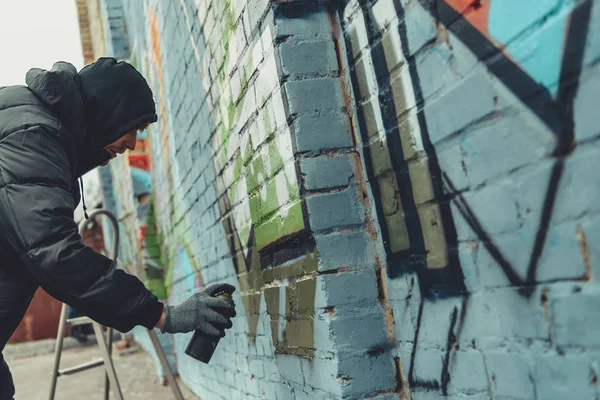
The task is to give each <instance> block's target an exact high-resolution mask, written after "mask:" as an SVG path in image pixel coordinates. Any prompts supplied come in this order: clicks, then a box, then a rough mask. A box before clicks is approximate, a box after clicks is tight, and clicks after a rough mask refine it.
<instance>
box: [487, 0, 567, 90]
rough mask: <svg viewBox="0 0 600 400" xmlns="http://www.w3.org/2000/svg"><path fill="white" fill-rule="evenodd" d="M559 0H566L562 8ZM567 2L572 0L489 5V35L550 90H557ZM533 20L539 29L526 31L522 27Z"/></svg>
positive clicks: (505, 1) (504, 1) (516, 0)
mask: <svg viewBox="0 0 600 400" xmlns="http://www.w3.org/2000/svg"><path fill="white" fill-rule="evenodd" d="M561 3H566V6H565V5H563V8H562V9H560V6H561ZM569 3H572V2H571V1H567V2H561V1H560V0H537V1H520V0H502V1H492V2H491V5H490V14H489V21H488V29H489V33H490V35H492V37H493V38H494V39H496V40H497V41H499V42H500V43H502V44H503V45H507V50H508V52H509V53H510V55H511V56H512V57H514V59H515V60H516V62H517V63H518V64H519V65H520V66H521V67H522V68H523V69H524V70H525V71H527V72H528V73H529V74H530V75H531V77H532V78H533V79H534V80H535V81H537V82H538V83H540V84H541V85H543V86H544V87H546V88H547V89H548V90H550V91H551V92H552V93H553V94H556V92H557V90H558V87H557V85H556V82H558V80H559V77H560V71H561V65H562V55H563V44H564V40H565V28H566V23H567V17H568V15H569V11H570V9H571V8H572V4H569ZM555 13H557V15H554V14H555ZM546 19H547V21H546ZM536 23H537V24H539V25H540V26H541V29H537V30H535V32H534V33H533V34H528V33H527V32H526V30H527V29H528V28H530V27H531V26H532V25H533V24H536ZM519 35H521V36H519ZM513 41H514V42H513ZM511 42H512V43H511Z"/></svg>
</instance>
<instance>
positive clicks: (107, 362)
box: [92, 322, 123, 400]
mask: <svg viewBox="0 0 600 400" xmlns="http://www.w3.org/2000/svg"><path fill="white" fill-rule="evenodd" d="M92 325H93V327H94V332H95V333H96V340H98V345H99V346H98V347H99V348H100V353H101V354H102V358H103V359H104V367H105V368H106V373H107V374H108V379H109V380H110V383H111V386H112V387H113V391H114V394H115V396H116V398H117V400H123V393H122V392H121V386H119V380H118V379H117V372H116V371H115V365H114V364H113V362H112V358H111V357H110V354H109V353H108V347H107V343H106V340H105V339H104V332H102V327H101V326H100V324H98V323H97V322H94V323H93V324H92Z"/></svg>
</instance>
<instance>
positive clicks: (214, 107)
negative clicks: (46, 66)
mask: <svg viewBox="0 0 600 400" xmlns="http://www.w3.org/2000/svg"><path fill="white" fill-rule="evenodd" d="M525 3H527V4H525ZM77 4H78V8H79V16H80V26H81V33H82V45H83V51H84V55H85V57H86V61H87V62H92V61H93V60H94V59H96V58H97V57H100V56H104V55H107V56H114V57H116V58H118V59H122V60H127V61H129V62H131V63H132V64H133V65H134V66H135V67H136V68H137V69H138V70H140V71H141V72H142V73H143V75H144V76H145V77H146V79H147V80H148V82H149V84H150V86H151V88H152V89H153V92H154V95H155V99H156V104H157V112H158V115H159V120H158V122H157V123H156V124H153V125H152V126H150V127H149V128H148V131H147V133H146V134H147V136H144V138H143V139H141V140H142V141H143V143H141V145H143V146H142V147H141V148H143V150H142V151H141V153H142V155H143V156H142V157H141V159H142V160H143V162H142V164H143V165H144V166H143V167H140V165H141V164H140V158H139V157H138V158H135V157H136V155H130V156H129V157H124V158H121V159H118V160H116V161H113V162H112V163H111V165H110V166H109V167H105V168H102V171H101V176H102V179H103V189H104V201H105V204H106V206H107V207H108V208H109V209H111V210H112V211H114V212H115V213H116V214H117V215H118V217H119V219H120V220H121V237H122V240H121V244H120V245H121V251H120V254H121V256H122V257H123V261H124V262H125V264H126V265H127V266H128V268H129V271H130V272H131V273H134V274H136V275H137V276H139V277H140V279H142V280H143V281H144V282H146V283H147V285H148V286H149V287H150V288H151V289H152V290H153V291H154V292H155V293H157V295H159V297H161V298H162V299H164V300H165V301H168V302H170V303H178V302H180V301H182V300H184V299H185V298H187V297H188V296H189V295H191V294H192V293H193V292H195V291H197V290H199V289H201V288H203V287H204V286H206V285H208V284H211V283H213V282H229V283H231V284H233V285H235V286H236V288H237V290H236V292H235V295H234V299H235V301H236V303H237V305H238V307H237V309H238V317H236V319H235V322H234V327H233V329H232V330H231V331H230V332H229V333H228V335H227V336H226V337H225V338H224V339H222V341H221V343H220V344H219V347H218V349H217V352H216V353H215V356H214V358H213V360H212V361H211V363H210V364H209V365H204V364H201V363H199V362H196V361H194V360H193V359H191V358H189V357H187V356H186V355H185V354H184V349H185V346H186V344H187V342H188V340H189V339H190V335H176V336H172V337H171V336H167V335H163V336H162V337H161V340H162V342H163V344H164V345H165V348H166V349H167V351H168V352H169V354H170V355H171V361H172V363H173V365H174V366H175V367H176V368H177V371H178V373H179V375H180V376H181V378H182V379H183V381H184V383H185V384H187V385H188V386H189V387H190V388H191V389H192V390H193V391H194V392H196V393H197V394H198V395H200V396H201V397H202V398H204V399H236V398H243V399H247V398H266V399H292V398H295V399H337V398H347V399H363V398H378V399H397V398H409V397H412V398H413V399H438V398H439V399H441V398H450V399H488V398H505V399H556V398H577V399H588V398H590V399H593V398H597V397H598V396H600V391H599V389H598V374H599V373H600V335H598V331H600V317H599V313H598V310H599V309H600V286H599V284H598V280H599V279H600V259H599V257H600V252H599V248H598V244H597V243H598V239H600V223H599V222H600V217H599V211H600V201H599V200H600V184H599V183H600V178H594V176H597V175H596V169H595V166H597V165H599V164H600V157H599V155H600V147H599V145H600V142H599V141H598V137H599V134H600V128H598V124H596V123H595V122H594V121H595V118H594V115H595V111H594V110H595V108H596V107H595V106H593V104H596V102H597V101H598V99H599V96H600V95H599V93H600V62H599V61H600V4H599V2H598V1H592V0H577V1H576V0H569V1H567V0H547V1H537V2H516V1H513V0H511V1H507V0H504V1H500V0H482V1H472V0H439V1H431V0H374V1H370V0H365V1H362V0H361V1H358V0H349V1H344V2H337V1H317V2H314V1H310V2H309V1H303V0H299V1H294V0H292V1H283V0H272V1H268V0H248V1H244V0H214V1H209V0H197V1H190V0H181V1H175V0H171V1H158V0H78V1H77ZM139 155H140V154H138V155H137V156H139ZM136 162H137V163H138V164H137V165H138V166H137V167H135V166H134V167H135V168H138V169H142V170H143V171H147V173H148V174H147V175H144V176H145V177H146V178H140V179H141V180H142V181H143V180H144V179H149V181H148V182H147V184H146V187H149V188H150V189H149V191H147V192H143V191H142V193H140V192H139V191H136V189H135V188H136V183H135V182H134V180H133V178H132V165H134V163H136ZM599 166H600V165H599ZM138 172H139V171H138ZM148 177H150V178H148ZM137 186H139V182H138V185H137ZM142 186H143V185H142ZM142 206H144V207H142ZM109 236H110V235H108V234H106V235H105V237H107V238H108V237H109ZM136 337H137V338H138V340H139V341H140V342H141V343H142V344H144V343H145V341H144V340H145V339H144V338H145V336H144V333H143V332H141V331H139V330H136ZM157 372H158V373H159V374H161V371H160V368H159V367H158V366H157Z"/></svg>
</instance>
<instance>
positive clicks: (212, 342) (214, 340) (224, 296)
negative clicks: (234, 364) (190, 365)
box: [185, 292, 235, 364]
mask: <svg viewBox="0 0 600 400" xmlns="http://www.w3.org/2000/svg"><path fill="white" fill-rule="evenodd" d="M215 297H216V298H219V299H221V300H225V301H226V302H228V303H229V304H231V305H232V306H233V305H235V303H234V302H233V299H232V298H231V293H225V292H221V293H217V294H215ZM219 340H221V338H220V337H215V336H208V335H205V334H204V333H202V332H200V331H195V332H194V335H193V336H192V340H190V342H189V343H188V345H187V347H186V349H185V354H187V355H188V356H190V357H192V358H193V359H195V360H198V361H202V362H203V363H206V364H208V362H209V361H210V359H211V358H212V356H213V354H214V352H215V350H216V348H217V345H218V344H219Z"/></svg>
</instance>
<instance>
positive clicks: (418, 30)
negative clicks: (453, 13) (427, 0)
mask: <svg viewBox="0 0 600 400" xmlns="http://www.w3.org/2000/svg"><path fill="white" fill-rule="evenodd" d="M432 4H433V3H432ZM403 23H404V24H405V25H406V37H407V41H408V54H409V55H410V56H412V55H413V54H415V53H416V52H417V51H418V50H419V49H420V48H421V47H423V46H424V45H425V44H426V43H427V42H428V41H430V40H431V39H433V38H435V36H436V34H437V25H436V21H435V20H434V19H433V17H432V15H431V14H430V13H429V12H428V11H427V10H426V9H425V8H424V7H423V6H422V5H421V4H417V3H413V4H412V5H410V6H409V7H406V8H405V16H404V19H403Z"/></svg>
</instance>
